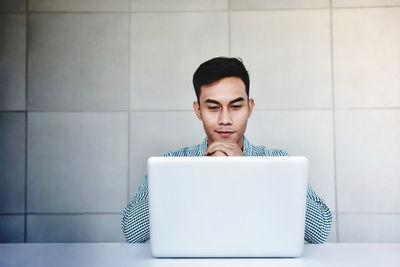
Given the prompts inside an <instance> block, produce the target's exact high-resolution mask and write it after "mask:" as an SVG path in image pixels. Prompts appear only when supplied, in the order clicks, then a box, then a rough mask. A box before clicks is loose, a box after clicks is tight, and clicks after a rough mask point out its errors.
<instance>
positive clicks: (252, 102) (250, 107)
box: [247, 98, 254, 118]
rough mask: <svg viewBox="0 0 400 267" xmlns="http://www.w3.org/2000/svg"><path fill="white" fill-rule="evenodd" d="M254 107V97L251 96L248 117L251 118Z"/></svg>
mask: <svg viewBox="0 0 400 267" xmlns="http://www.w3.org/2000/svg"><path fill="white" fill-rule="evenodd" d="M253 108H254V99H253V98H250V99H249V114H248V116H247V118H250V115H251V113H252V112H253Z"/></svg>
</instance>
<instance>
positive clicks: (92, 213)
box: [27, 211, 122, 216]
mask: <svg viewBox="0 0 400 267" xmlns="http://www.w3.org/2000/svg"><path fill="white" fill-rule="evenodd" d="M120 214H122V211H121V212H28V213H27V215H64V216H68V215H120Z"/></svg>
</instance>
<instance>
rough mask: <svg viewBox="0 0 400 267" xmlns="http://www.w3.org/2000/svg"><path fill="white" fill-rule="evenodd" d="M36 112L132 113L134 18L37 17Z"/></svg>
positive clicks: (32, 77) (32, 69)
mask: <svg viewBox="0 0 400 267" xmlns="http://www.w3.org/2000/svg"><path fill="white" fill-rule="evenodd" d="M29 36H30V38H29V40H28V43H29V45H28V47H29V61H28V62H29V63H28V64H29V65H28V83H29V92H28V108H29V109H30V110H37V109H40V110H43V109H45V110H49V109H51V110H65V109H67V110H71V109H78V110H79V109H86V110H88V109H112V110H115V109H127V108H128V67H129V66H128V61H129V60H128V54H129V45H128V44H129V15H128V14H31V15H30V16H29Z"/></svg>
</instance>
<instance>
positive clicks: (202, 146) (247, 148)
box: [200, 136, 251, 156]
mask: <svg viewBox="0 0 400 267" xmlns="http://www.w3.org/2000/svg"><path fill="white" fill-rule="evenodd" d="M207 140H208V137H207V136H206V137H205V138H204V140H203V142H201V144H200V156H204V152H205V151H206V149H207ZM250 153H251V144H250V142H249V140H247V138H246V136H243V154H244V155H245V156H250Z"/></svg>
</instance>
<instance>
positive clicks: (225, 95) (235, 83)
mask: <svg viewBox="0 0 400 267" xmlns="http://www.w3.org/2000/svg"><path fill="white" fill-rule="evenodd" d="M199 102H200V105H199V103H198V102H194V103H193V108H194V110H195V112H196V115H197V117H198V118H199V119H200V120H201V121H203V126H204V130H205V132H206V134H207V136H208V145H209V144H211V143H213V142H214V141H220V142H227V143H237V144H238V145H239V147H240V148H242V146H243V135H244V132H245V131H246V125H247V119H248V118H249V117H250V115H251V112H252V110H253V106H254V100H253V99H250V100H249V101H248V100H247V94H246V86H245V84H244V83H243V81H242V80H241V79H240V78H239V77H227V78H223V79H220V80H218V81H215V82H213V83H211V84H208V85H203V86H202V87H201V93H200V99H199Z"/></svg>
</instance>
